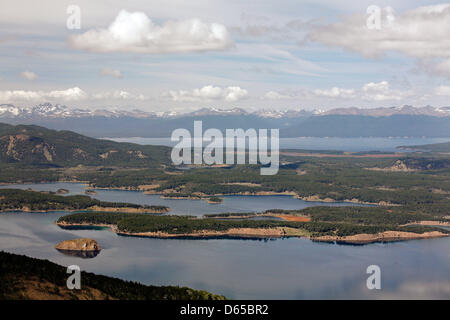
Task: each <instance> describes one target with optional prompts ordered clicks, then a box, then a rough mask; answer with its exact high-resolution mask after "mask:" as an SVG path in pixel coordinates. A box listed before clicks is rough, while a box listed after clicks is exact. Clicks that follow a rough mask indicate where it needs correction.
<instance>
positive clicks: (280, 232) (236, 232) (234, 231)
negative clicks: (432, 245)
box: [55, 222, 450, 244]
mask: <svg viewBox="0 0 450 320" xmlns="http://www.w3.org/2000/svg"><path fill="white" fill-rule="evenodd" d="M55 224H56V225H58V226H59V227H61V228H67V227H69V228H70V227H108V228H110V229H111V230H112V231H113V232H114V233H116V234H117V235H120V236H129V237H140V238H155V239H190V240H196V239H204V240H207V239H215V238H258V239H270V238H305V239H309V240H311V241H317V242H331V243H345V244H370V243H375V242H393V241H406V240H422V239H433V238H445V237H450V234H446V233H443V232H440V231H431V232H424V233H413V232H405V231H384V232H380V233H376V234H366V233H363V234H356V235H351V236H344V237H339V236H318V237H313V236H310V235H307V234H305V232H304V230H301V229H298V230H296V229H295V230H294V231H292V228H285V227H275V228H230V229H228V230H225V231H214V230H199V231H196V232H192V233H167V232H161V231H151V232H125V231H119V230H118V229H117V226H116V225H109V224H92V223H76V224H75V223H74V224H72V223H66V222H55Z"/></svg>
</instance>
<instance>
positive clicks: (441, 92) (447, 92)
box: [434, 86, 450, 96]
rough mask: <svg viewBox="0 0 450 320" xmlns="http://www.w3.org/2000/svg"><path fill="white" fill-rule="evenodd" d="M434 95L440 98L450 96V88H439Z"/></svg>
mask: <svg viewBox="0 0 450 320" xmlns="http://www.w3.org/2000/svg"><path fill="white" fill-rule="evenodd" d="M434 93H435V94H437V95H438V96H450V86H439V87H437V88H436V89H434Z"/></svg>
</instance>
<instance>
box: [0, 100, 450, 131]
mask: <svg viewBox="0 0 450 320" xmlns="http://www.w3.org/2000/svg"><path fill="white" fill-rule="evenodd" d="M194 120H202V121H203V129H204V130H206V129H207V128H217V129H219V130H222V131H224V130H225V129H227V128H243V129H248V128H255V129H260V128H267V129H269V128H279V129H280V135H281V136H282V137H299V136H311V137H404V136H409V137H413V136H414V137H450V107H440V108H437V107H432V106H425V107H420V108H419V107H413V106H408V105H403V106H399V107H380V108H372V109H363V108H356V107H352V108H337V109H331V110H327V111H323V110H317V109H316V110H258V111H254V112H248V111H246V110H244V109H242V108H233V109H227V110H224V109H218V108H202V109H198V110H196V111H194V112H187V113H179V112H147V111H142V110H137V109H134V110H130V111H128V110H118V109H96V110H91V109H89V108H70V107H67V106H65V105H61V104H55V105H53V104H50V103H44V104H39V105H36V106H30V107H17V106H14V105H11V104H1V105H0V121H1V122H5V123H9V124H35V125H41V126H45V127H48V128H51V129H56V130H71V131H75V132H78V133H81V134H85V135H88V136H92V137H111V138H121V137H122V138H126V137H147V138H156V137H170V136H171V133H172V131H173V130H175V129H177V128H186V129H189V130H192V128H193V122H194Z"/></svg>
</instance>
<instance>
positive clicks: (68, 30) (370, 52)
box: [0, 0, 450, 111]
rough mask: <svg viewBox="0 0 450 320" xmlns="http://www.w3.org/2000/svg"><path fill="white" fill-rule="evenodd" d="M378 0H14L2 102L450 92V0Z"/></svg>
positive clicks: (169, 101)
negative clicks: (448, 2)
mask: <svg viewBox="0 0 450 320" xmlns="http://www.w3.org/2000/svg"><path fill="white" fill-rule="evenodd" d="M373 2H374V1H373V0H371V1H365V0H362V1H361V0H359V1H356V0H355V1H354V0H351V1H345V4H343V3H342V1H339V3H338V1H331V0H311V1H301V0H277V1H273V0H272V1H268V0H259V1H257V0H247V1H237V0H223V1H218V0H217V1H216V0H192V1H185V0H146V1H134V0H128V1H116V0H109V1H84V0H83V1H81V0H71V1H65V0H40V1H33V0H28V1H24V0H14V1H2V2H1V4H0V104H1V103H13V104H15V105H19V106H30V105H35V104H38V103H42V102H46V101H49V102H52V103H62V104H66V105H68V106H73V107H88V108H93V109H96V108H113V107H114V108H121V109H132V108H140V109H143V110H147V111H166V110H176V111H190V110H193V109H197V108H200V107H219V108H232V107H242V108H244V109H247V110H249V111H251V110H255V109H263V108H264V109H315V108H318V109H329V108H332V107H350V106H357V107H378V106H395V105H402V104H412V105H415V106H424V105H428V104H429V105H434V106H448V105H450V103H448V100H449V98H450V4H443V3H440V2H435V1H406V0H400V1H396V0H390V1H384V0H380V1H375V2H377V3H376V4H377V6H378V7H379V8H380V15H379V17H380V19H379V20H377V18H376V17H377V16H376V13H375V14H370V13H369V14H368V13H367V12H368V7H369V6H370V5H372V4H373ZM73 5H75V6H76V7H73ZM78 10H79V12H78ZM373 10H374V8H370V9H369V12H371V13H373V12H376V11H373ZM78 13H79V17H80V19H78ZM378 21H379V22H380V23H379V24H377V22H378ZM78 27H79V28H78Z"/></svg>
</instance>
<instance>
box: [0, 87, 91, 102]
mask: <svg viewBox="0 0 450 320" xmlns="http://www.w3.org/2000/svg"><path fill="white" fill-rule="evenodd" d="M87 96H88V95H87V94H86V92H84V91H83V90H81V89H80V88H78V87H73V88H69V89H66V90H53V91H25V90H6V91H0V101H3V102H14V101H41V100H59V101H78V100H83V99H86V98H87Z"/></svg>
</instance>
